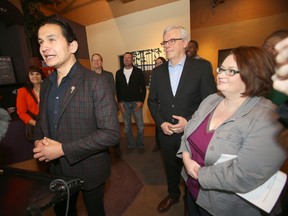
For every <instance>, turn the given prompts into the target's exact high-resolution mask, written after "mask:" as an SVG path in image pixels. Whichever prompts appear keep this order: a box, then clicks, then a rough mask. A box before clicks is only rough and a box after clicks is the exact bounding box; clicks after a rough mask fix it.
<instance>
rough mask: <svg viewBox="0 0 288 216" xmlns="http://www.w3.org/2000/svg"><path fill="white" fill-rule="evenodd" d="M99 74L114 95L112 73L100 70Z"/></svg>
mask: <svg viewBox="0 0 288 216" xmlns="http://www.w3.org/2000/svg"><path fill="white" fill-rule="evenodd" d="M101 74H102V75H103V76H105V77H106V79H107V81H108V83H109V86H110V89H111V91H112V93H113V95H116V89H115V81H114V76H113V73H112V72H110V71H106V70H102V72H101Z"/></svg>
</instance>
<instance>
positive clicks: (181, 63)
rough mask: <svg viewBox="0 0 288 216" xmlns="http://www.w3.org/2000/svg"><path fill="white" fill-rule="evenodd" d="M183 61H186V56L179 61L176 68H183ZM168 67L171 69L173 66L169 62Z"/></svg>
mask: <svg viewBox="0 0 288 216" xmlns="http://www.w3.org/2000/svg"><path fill="white" fill-rule="evenodd" d="M185 60H186V55H184V56H183V58H182V59H181V60H180V62H179V63H178V64H177V65H176V66H182V67H184V63H185ZM168 65H169V67H173V65H172V64H171V62H170V61H169V62H168Z"/></svg>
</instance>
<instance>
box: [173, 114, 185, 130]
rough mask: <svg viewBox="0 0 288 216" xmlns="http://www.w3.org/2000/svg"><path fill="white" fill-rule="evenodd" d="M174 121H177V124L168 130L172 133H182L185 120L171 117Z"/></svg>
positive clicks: (180, 117)
mask: <svg viewBox="0 0 288 216" xmlns="http://www.w3.org/2000/svg"><path fill="white" fill-rule="evenodd" d="M172 117H173V118H174V119H177V120H178V123H177V124H175V125H171V126H170V130H171V131H173V132H174V133H177V134H179V133H182V132H183V131H184V128H185V126H186V124H187V120H186V119H185V118H183V117H182V116H176V115H173V116H172Z"/></svg>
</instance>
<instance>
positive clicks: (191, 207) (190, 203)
mask: <svg viewBox="0 0 288 216" xmlns="http://www.w3.org/2000/svg"><path fill="white" fill-rule="evenodd" d="M185 208H186V209H187V216H212V215H211V214H209V212H207V211H206V210H205V209H203V208H201V207H200V206H199V205H197V203H196V202H195V201H194V200H193V198H192V195H191V193H190V191H189V190H188V188H187V187H185Z"/></svg>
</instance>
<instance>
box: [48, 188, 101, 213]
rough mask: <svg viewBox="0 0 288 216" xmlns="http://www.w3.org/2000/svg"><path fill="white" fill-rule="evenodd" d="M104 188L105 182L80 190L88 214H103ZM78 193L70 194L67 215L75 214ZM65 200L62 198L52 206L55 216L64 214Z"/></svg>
mask: <svg viewBox="0 0 288 216" xmlns="http://www.w3.org/2000/svg"><path fill="white" fill-rule="evenodd" d="M104 189H105V184H102V185H100V186H99V187H97V188H96V189H94V190H91V191H82V194H83V199H84V203H85V206H86V210H87V212H88V215H89V216H105V209H104V200H103V199H104ZM78 195H79V193H75V194H73V195H71V196H70V202H69V213H68V215H69V216H77V209H76V204H77V199H78ZM66 203H67V200H66V199H65V200H63V201H61V202H60V203H58V204H56V205H55V206H54V211H55V213H56V215H57V216H64V215H65V213H66Z"/></svg>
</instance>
